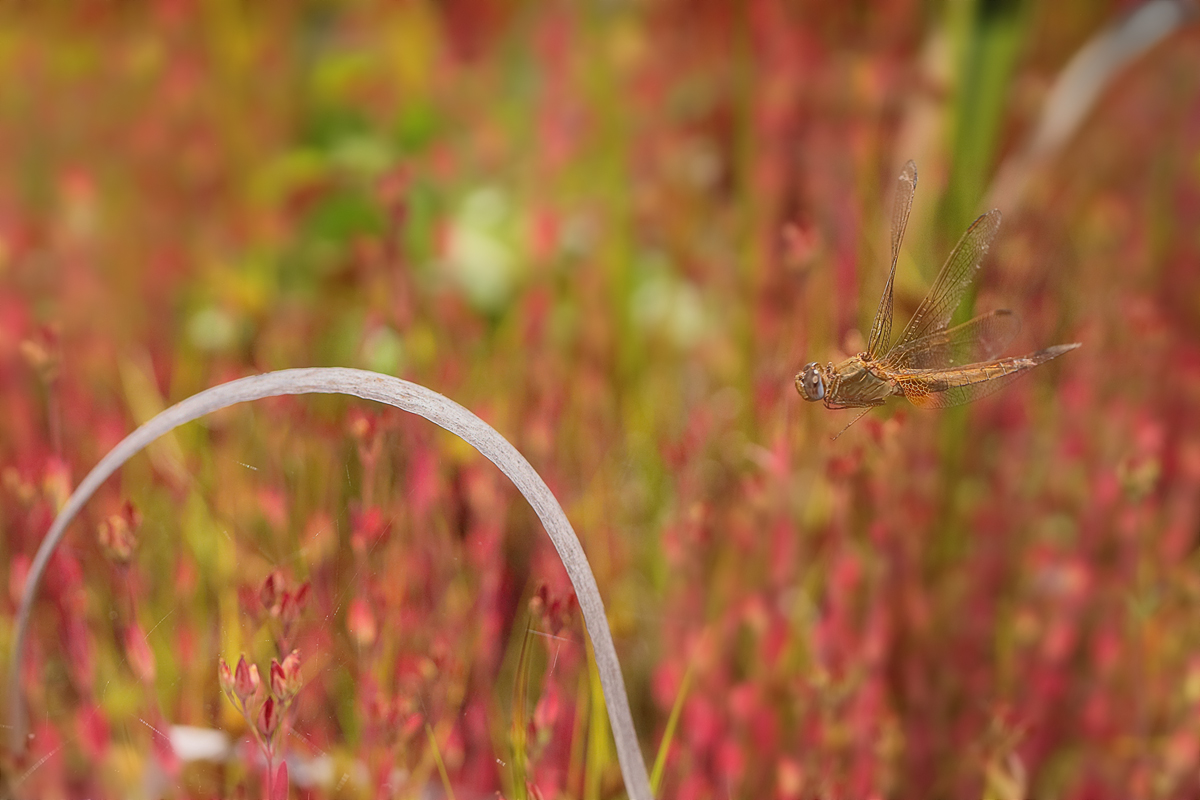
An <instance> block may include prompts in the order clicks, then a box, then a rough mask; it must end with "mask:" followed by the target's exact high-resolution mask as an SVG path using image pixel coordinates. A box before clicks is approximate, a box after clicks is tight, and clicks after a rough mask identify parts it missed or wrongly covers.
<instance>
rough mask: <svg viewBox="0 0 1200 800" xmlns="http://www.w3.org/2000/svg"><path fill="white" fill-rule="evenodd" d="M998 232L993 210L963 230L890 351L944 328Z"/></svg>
mask: <svg viewBox="0 0 1200 800" xmlns="http://www.w3.org/2000/svg"><path fill="white" fill-rule="evenodd" d="M999 229H1000V212H999V211H998V210H996V209H992V210H991V211H989V212H988V213H986V214H984V215H983V216H981V217H980V218H979V219H977V220H975V222H973V223H972V224H971V227H969V228H967V232H966V233H964V234H963V236H962V238H961V239H959V240H958V244H957V245H956V246H955V248H954V251H953V252H952V253H950V258H948V259H946V265H945V266H943V267H942V271H941V272H940V273H938V276H937V280H935V281H934V282H933V288H931V289H930V290H929V294H927V295H925V299H924V300H922V301H921V305H920V306H918V307H917V311H916V313H914V314H913V317H912V319H911V320H909V323H908V326H907V327H905V329H904V333H902V334H901V335H900V340H899V341H898V342H897V343H896V347H895V348H893V350H896V349H900V348H903V347H905V346H907V345H909V344H911V343H912V342H915V341H916V340H918V339H923V338H924V337H926V336H929V335H930V334H932V333H936V332H938V331H944V330H945V329H946V327H947V326H948V325H949V324H950V317H951V316H952V315H953V314H954V310H955V309H956V308H958V305H959V303H961V302H962V299H963V296H964V295H965V294H966V292H967V288H968V287H969V286H970V285H971V281H972V280H974V278H975V275H976V273H977V272H978V271H979V264H980V262H982V261H983V257H984V255H985V254H986V253H987V251H988V247H990V246H991V244H992V240H993V239H994V238H996V231H997V230H999Z"/></svg>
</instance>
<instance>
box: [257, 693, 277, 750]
mask: <svg viewBox="0 0 1200 800" xmlns="http://www.w3.org/2000/svg"><path fill="white" fill-rule="evenodd" d="M254 725H255V727H256V728H257V729H258V732H259V734H260V735H261V736H262V737H263V739H265V740H268V741H269V740H270V738H271V737H272V736H274V735H275V731H276V730H277V729H278V728H279V706H278V705H277V704H276V703H275V698H273V697H268V698H267V699H266V701H265V702H263V704H262V708H261V709H259V711H258V719H257V720H256V721H255V723H254Z"/></svg>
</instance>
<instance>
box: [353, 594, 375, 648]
mask: <svg viewBox="0 0 1200 800" xmlns="http://www.w3.org/2000/svg"><path fill="white" fill-rule="evenodd" d="M346 628H347V629H348V630H349V631H350V635H351V636H352V637H354V641H356V642H357V643H358V645H359V646H360V647H370V646H371V645H372V644H374V643H375V637H376V635H378V629H377V628H376V625H375V615H374V614H372V613H371V607H370V606H369V605H367V601H366V600H363V599H361V598H355V599H354V600H351V601H350V608H349V609H348V610H347V611H346Z"/></svg>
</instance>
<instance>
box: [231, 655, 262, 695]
mask: <svg viewBox="0 0 1200 800" xmlns="http://www.w3.org/2000/svg"><path fill="white" fill-rule="evenodd" d="M258 684H259V680H258V665H257V664H247V663H246V656H244V655H243V656H242V657H241V658H239V659H238V663H237V667H236V669H234V671H233V693H234V694H236V695H237V696H238V699H239V700H241V701H242V702H243V703H244V702H246V698H247V697H251V696H253V695H254V694H255V692H257V691H258Z"/></svg>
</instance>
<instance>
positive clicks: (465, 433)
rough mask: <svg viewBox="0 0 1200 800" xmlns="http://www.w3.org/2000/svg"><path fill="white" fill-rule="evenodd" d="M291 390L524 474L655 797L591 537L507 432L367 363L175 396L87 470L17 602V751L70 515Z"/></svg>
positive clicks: (625, 766)
mask: <svg viewBox="0 0 1200 800" xmlns="http://www.w3.org/2000/svg"><path fill="white" fill-rule="evenodd" d="M290 394H348V395H352V396H354V397H361V398H363V399H366V400H374V401H376V402H379V403H386V404H388V405H390V406H395V407H396V408H399V409H401V410H403V411H408V412H410V413H412V414H417V415H419V416H422V417H424V418H425V419H427V420H429V421H430V422H433V423H434V424H435V425H439V426H441V427H443V428H445V429H446V430H448V431H450V432H451V433H453V434H455V435H457V436H459V437H461V438H462V439H463V440H465V441H466V442H467V443H469V444H470V445H471V446H472V447H474V448H475V449H476V450H478V451H479V452H480V453H482V454H483V455H484V456H486V457H487V458H488V460H490V461H491V462H492V463H494V464H495V465H496V466H497V467H499V468H500V471H501V472H503V473H504V474H505V475H507V476H508V477H509V479H510V480H511V481H512V482H513V483H514V484H516V487H517V488H518V489H519V490H520V491H521V494H523V495H524V496H525V499H526V500H528V501H529V504H530V505H531V506H533V510H534V511H535V512H537V515H538V518H539V519H540V520H541V521H542V524H543V525H544V526H545V527H546V532H547V533H548V534H550V539H551V541H553V542H554V548H555V550H557V551H558V555H559V557H560V558H562V562H563V566H565V567H566V569H567V575H568V576H570V578H571V584H572V585H573V586H574V587H575V594H576V596H577V597H578V599H579V607H580V609H581V610H582V612H583V621H584V625H585V626H586V627H587V632H588V635H589V636H590V637H591V639H592V644H593V649H594V652H595V657H596V667H597V670H598V671H599V673H600V683H601V684H602V686H603V689H604V704H605V706H606V707H607V709H608V718H609V722H610V723H611V725H612V732H613V737H614V739H615V740H616V745H617V759H618V761H619V762H620V764H621V774H622V775H623V776H624V778H625V788H626V791H628V793H629V797H630V798H631V799H632V800H652V798H653V794H652V793H651V791H650V780H649V777H648V775H647V773H646V764H645V762H644V761H643V760H642V751H641V747H640V746H639V744H638V739H637V734H636V732H635V731H634V728H633V716H632V715H631V714H630V711H629V700H628V698H627V697H626V694H625V681H624V679H623V678H622V677H621V666H620V663H619V662H618V660H617V652H616V649H615V648H614V647H613V641H612V634H611V632H610V631H609V629H608V620H607V618H606V617H605V614H604V601H603V600H601V598H600V591H599V589H598V588H597V587H596V578H595V577H594V576H593V575H592V570H591V567H590V566H589V565H588V560H587V556H586V555H585V554H584V552H583V547H582V546H581V545H580V543H579V539H578V538H577V537H576V536H575V531H574V530H573V529H572V528H571V523H570V522H568V521H567V517H566V514H564V513H563V510H562V507H561V506H559V504H558V501H557V500H556V499H555V498H554V495H553V494H551V492H550V489H549V488H548V487H547V486H546V483H545V481H543V480H542V479H541V477H540V476H539V475H538V474H537V472H535V471H534V469H533V467H532V466H530V464H529V462H528V461H526V460H525V457H524V456H522V455H521V454H520V453H519V452H517V449H516V448H515V447H513V446H512V445H511V444H510V443H509V442H508V440H507V439H505V438H504V437H503V436H501V435H500V434H499V433H497V432H496V430H495V429H494V428H492V427H491V426H490V425H488V424H487V423H486V422H484V421H483V420H481V419H479V417H477V416H475V415H474V414H472V413H471V412H470V411H468V410H467V409H465V408H463V407H462V406H460V405H459V404H458V403H455V402H454V401H452V400H449V399H447V398H445V397H443V396H442V395H440V394H438V393H437V392H434V391H431V390H429V389H426V388H425V387H423V386H418V385H417V384H415V383H410V382H408V381H405V380H401V379H399V378H393V377H391V376H388V375H381V374H379V373H376V372H368V371H366V370H359V369H343V368H336V367H335V368H312V369H288V370H281V371H279V372H269V373H266V374H265V375H254V376H251V377H248V378H241V379H239V380H235V381H231V382H229V383H226V384H222V385H221V386H215V387H213V388H211V389H208V390H206V391H203V392H200V393H199V394H196V395H193V396H192V397H189V398H188V399H186V400H184V401H183V402H181V403H178V404H176V405H174V406H171V407H170V408H168V409H167V410H166V411H163V412H162V413H161V414H159V415H158V416H156V417H154V418H153V419H151V420H150V421H149V422H147V423H146V424H144V425H142V426H141V427H140V428H138V429H137V430H135V431H134V432H133V433H131V434H129V436H127V437H125V439H124V440H122V441H121V443H120V444H118V445H117V446H116V447H114V448H113V449H112V450H111V451H110V452H109V453H108V455H106V456H105V457H104V458H103V459H101V460H100V463H99V464H97V465H96V466H95V467H94V468H93V469H92V471H91V472H89V473H88V475H87V477H86V478H84V479H83V482H82V483H80V484H79V486H78V488H76V489H75V491H74V493H73V494H72V495H71V497H70V498H69V499H68V500H67V503H66V505H65V506H63V509H62V511H60V512H59V514H58V517H57V518H56V519H55V520H54V524H53V525H52V526H50V532H49V533H48V534H47V535H46V538H45V539H44V540H43V541H42V545H41V547H39V548H38V552H37V556H36V557H35V558H34V560H33V565H32V567H31V569H30V571H29V577H28V579H27V580H26V582H25V587H24V591H23V592H22V595H21V607H20V609H19V610H18V612H17V635H16V638H15V639H14V640H13V649H12V662H11V664H10V672H9V680H8V693H9V714H10V723H9V724H10V725H11V726H12V727H11V731H10V733H11V739H10V742H11V747H12V749H13V751H14V752H19V751H20V750H21V749H22V748H23V746H24V742H25V730H26V728H25V710H24V702H23V697H22V695H21V685H20V683H21V681H20V672H21V671H20V666H19V665H20V663H21V657H22V653H23V652H24V646H25V637H26V635H27V633H28V627H29V616H30V611H31V609H32V606H33V598H34V596H35V595H36V594H37V589H38V585H39V583H40V582H41V578H42V573H43V572H44V571H45V569H46V564H47V562H48V561H49V560H50V556H51V554H52V553H53V552H54V549H55V548H56V547H57V546H58V544H59V542H60V541H62V538H63V535H64V534H65V533H66V530H67V525H69V524H70V522H71V520H73V519H74V518H75V515H76V514H78V513H79V510H80V509H81V508H82V507H83V505H84V503H86V502H87V501H88V499H89V498H90V497H91V496H92V494H93V493H94V492H95V491H96V489H98V488H99V487H100V485H101V484H102V483H103V482H104V481H105V479H107V478H108V477H109V476H110V475H112V474H113V473H114V472H116V471H117V469H118V468H120V467H121V465H122V464H124V463H125V462H126V461H128V460H129V458H130V457H132V456H133V455H134V454H136V453H138V452H139V451H140V450H142V449H143V448H144V447H146V445H148V444H150V443H151V442H153V441H154V440H155V439H157V438H158V437H160V436H162V435H163V434H164V433H167V432H168V431H171V430H173V429H174V428H177V427H179V426H180V425H182V424H184V423H185V422H191V421H193V420H196V419H199V418H200V417H203V416H204V415H206V414H210V413H212V412H213V411H217V410H219V409H222V408H227V407H228V406H232V405H236V404H237V403H244V402H247V401H249V400H261V399H263V398H266V397H276V396H279V395H290Z"/></svg>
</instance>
